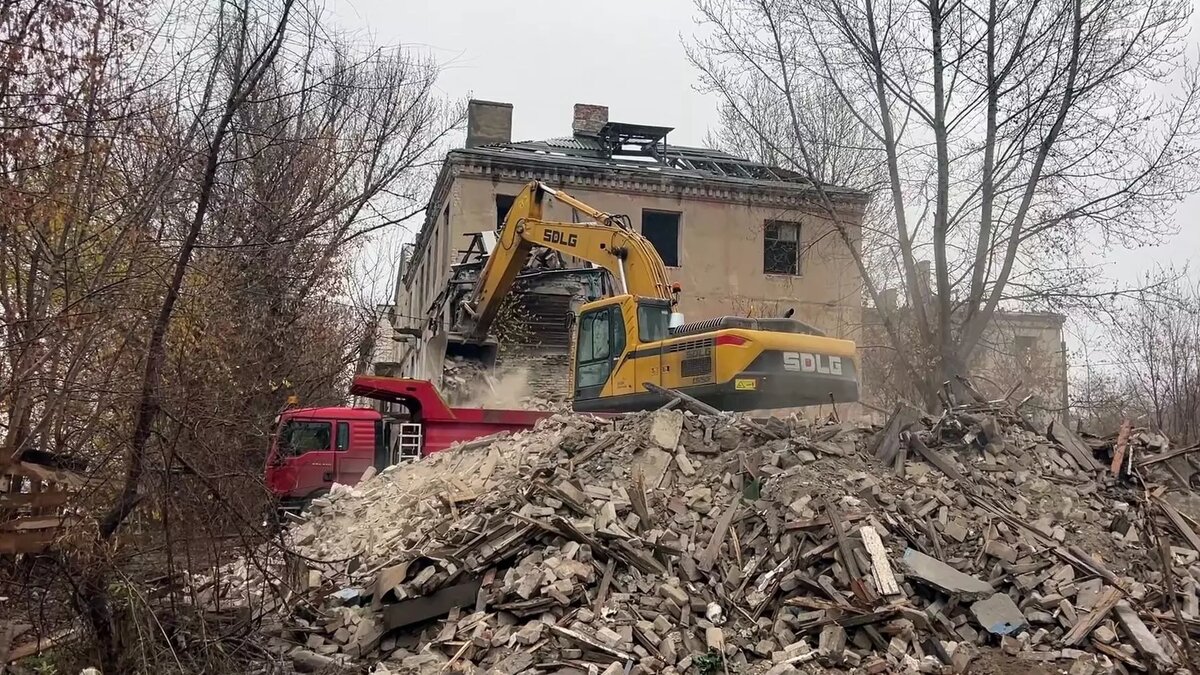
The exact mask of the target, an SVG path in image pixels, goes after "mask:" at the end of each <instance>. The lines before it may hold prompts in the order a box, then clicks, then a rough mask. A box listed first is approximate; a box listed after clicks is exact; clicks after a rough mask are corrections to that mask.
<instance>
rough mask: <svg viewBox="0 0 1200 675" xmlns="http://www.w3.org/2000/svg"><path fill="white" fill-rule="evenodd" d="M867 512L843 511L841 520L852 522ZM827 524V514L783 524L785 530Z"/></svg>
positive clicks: (860, 518) (863, 516)
mask: <svg viewBox="0 0 1200 675" xmlns="http://www.w3.org/2000/svg"><path fill="white" fill-rule="evenodd" d="M868 515H870V514H867V513H863V512H858V511H854V512H852V513H843V514H842V522H846V523H852V522H854V521H856V520H862V519H863V518H866V517H867V516H868ZM828 525H829V515H828V514H826V515H822V516H817V517H815V518H805V519H803V520H791V521H788V522H786V523H784V524H783V529H785V530H810V529H812V528H814V527H827V526H828Z"/></svg>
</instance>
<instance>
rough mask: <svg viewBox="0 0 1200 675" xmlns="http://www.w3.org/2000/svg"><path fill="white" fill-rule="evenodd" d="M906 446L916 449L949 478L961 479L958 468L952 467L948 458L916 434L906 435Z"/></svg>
mask: <svg viewBox="0 0 1200 675" xmlns="http://www.w3.org/2000/svg"><path fill="white" fill-rule="evenodd" d="M908 447H909V448H911V449H913V450H916V452H917V454H919V455H920V456H922V457H924V458H925V461H926V462H929V463H930V464H932V465H934V466H935V467H937V468H938V470H939V471H941V472H942V473H944V474H946V475H947V476H948V477H950V478H951V479H953V480H957V481H961V480H962V474H961V473H959V472H958V469H956V468H955V467H954V464H953V463H952V462H951V461H950V460H949V459H946V458H945V457H943V456H942V454H941V453H939V452H938V451H936V450H933V449H932V448H930V447H929V446H927V445H925V444H924V443H922V442H921V439H919V438H917V435H916V434H909V435H908Z"/></svg>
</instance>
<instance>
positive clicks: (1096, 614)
mask: <svg viewBox="0 0 1200 675" xmlns="http://www.w3.org/2000/svg"><path fill="white" fill-rule="evenodd" d="M1120 601H1121V591H1120V590H1119V589H1116V588H1113V587H1112V586H1105V587H1104V590H1103V591H1101V592H1100V599H1099V600H1097V601H1096V606H1095V607H1093V608H1092V611H1091V612H1088V613H1087V614H1086V615H1084V616H1081V617H1079V623H1077V624H1075V625H1074V626H1072V627H1071V630H1070V632H1068V633H1067V634H1066V635H1064V636H1063V640H1062V642H1063V645H1065V646H1067V647H1074V646H1075V645H1077V644H1079V643H1080V642H1082V641H1083V640H1084V638H1086V637H1087V636H1089V635H1091V634H1092V631H1094V630H1096V626H1099V625H1100V622H1101V621H1103V620H1104V617H1106V616H1108V613H1109V612H1111V611H1112V610H1113V608H1114V607H1116V606H1117V603H1118V602H1120Z"/></svg>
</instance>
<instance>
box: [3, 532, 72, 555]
mask: <svg viewBox="0 0 1200 675" xmlns="http://www.w3.org/2000/svg"><path fill="white" fill-rule="evenodd" d="M57 535H58V530H33V531H32V532H0V554H14V553H41V552H42V551H45V550H46V549H47V548H49V547H50V544H51V543H53V542H54V537H55V536H57Z"/></svg>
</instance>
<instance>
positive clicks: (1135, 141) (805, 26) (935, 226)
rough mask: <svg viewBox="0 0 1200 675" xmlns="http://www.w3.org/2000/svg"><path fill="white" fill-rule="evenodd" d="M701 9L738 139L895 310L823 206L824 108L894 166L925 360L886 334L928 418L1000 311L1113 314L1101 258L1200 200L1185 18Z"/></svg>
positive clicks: (1101, 2) (901, 260) (794, 0)
mask: <svg viewBox="0 0 1200 675" xmlns="http://www.w3.org/2000/svg"><path fill="white" fill-rule="evenodd" d="M697 7H698V9H699V11H700V13H701V15H702V17H703V24H702V27H703V28H704V29H705V30H707V34H706V35H705V36H703V37H701V38H699V39H698V40H697V41H696V42H695V43H693V44H692V45H691V46H690V47H689V54H690V56H691V59H692V61H693V62H694V63H695V65H696V66H697V67H698V68H699V70H700V72H701V75H702V79H703V81H704V83H705V84H706V85H707V86H708V87H710V88H711V89H712V90H713V91H716V92H717V93H719V94H720V95H721V97H722V101H723V103H724V106H725V111H724V114H725V117H726V119H727V120H732V121H734V122H736V124H735V127H736V129H737V130H738V131H737V133H739V134H742V135H746V134H749V135H751V136H752V137H753V138H756V139H757V141H758V143H759V144H760V145H762V146H765V147H769V148H770V149H771V151H772V152H773V153H775V154H776V155H778V156H780V157H783V158H785V159H787V160H788V161H789V163H790V165H791V166H792V167H794V168H797V170H799V171H801V172H802V173H803V174H805V175H807V176H808V177H810V179H811V180H812V182H813V185H814V189H813V192H814V199H815V200H816V201H817V202H818V203H820V204H821V205H823V207H824V208H825V210H826V212H827V213H828V215H829V217H830V219H831V220H833V221H834V224H835V226H836V227H837V229H838V230H839V232H840V233H841V235H842V238H843V239H844V240H845V242H846V244H847V245H848V247H849V248H850V250H851V252H852V253H853V255H854V257H855V261H856V264H857V266H858V268H859V272H860V274H861V275H862V277H863V280H864V286H865V295H866V296H867V299H868V300H869V301H870V302H871V303H872V304H874V305H875V306H877V307H878V306H881V304H882V303H881V302H880V292H881V290H882V288H880V285H879V283H878V282H877V278H878V275H877V274H875V273H873V269H872V268H873V267H874V265H872V261H871V260H870V254H871V253H872V251H871V250H870V249H872V248H876V249H877V247H879V246H883V244H880V243H878V242H876V243H870V242H869V240H865V241H864V246H863V248H864V249H866V252H865V253H863V254H860V253H858V252H857V251H856V250H855V246H854V245H855V243H856V241H857V236H856V233H855V231H854V227H853V224H852V223H846V222H843V221H842V220H841V218H839V215H838V214H837V213H836V211H835V210H834V209H833V208H832V201H831V200H830V199H829V197H828V195H826V194H825V191H824V190H823V189H822V184H821V182H820V179H821V177H822V176H823V175H826V174H828V173H829V169H828V166H827V165H828V164H829V163H830V162H838V161H844V159H843V158H839V157H838V156H837V155H836V154H832V155H831V153H830V152H829V148H828V144H827V143H824V142H823V140H822V139H823V137H822V136H821V135H820V134H817V135H816V136H815V138H814V136H813V132H812V127H813V125H812V123H811V120H812V115H811V114H810V113H809V112H808V110H807V109H806V107H805V106H806V98H807V97H808V96H809V93H810V92H812V91H825V90H832V91H833V92H836V95H837V99H839V100H840V102H841V106H842V108H841V109H842V110H843V111H844V112H845V113H846V114H849V115H851V116H853V118H854V119H855V120H857V122H858V124H859V125H861V128H862V129H863V130H865V132H866V134H867V136H868V137H869V139H870V140H871V143H869V144H868V147H873V148H878V149H879V150H880V151H881V153H882V160H881V163H882V166H883V168H884V170H885V172H886V180H885V181H884V190H883V191H882V192H881V194H880V198H881V199H885V200H886V201H888V202H889V204H890V207H891V208H890V216H889V219H888V227H886V228H881V230H882V231H883V232H885V233H886V239H887V240H888V243H887V244H886V246H887V247H888V248H890V249H892V250H894V251H895V257H894V259H893V260H892V261H891V263H890V264H891V266H892V267H893V268H894V269H896V270H898V271H899V272H900V277H901V279H902V282H903V283H902V286H903V289H904V290H905V294H906V296H907V297H908V300H909V306H910V310H911V322H912V325H913V330H914V331H915V333H916V335H917V336H918V346H922V347H923V348H919V349H913V348H912V346H911V345H909V344H906V342H905V340H904V333H905V331H904V330H903V329H902V328H901V327H900V326H898V325H896V320H894V319H888V318H885V319H884V328H885V332H886V334H887V336H888V340H889V341H890V342H891V344H892V345H893V346H894V347H895V348H896V351H897V353H898V354H901V355H902V361H903V362H902V363H901V368H902V370H904V371H905V372H906V374H907V375H908V376H909V378H910V379H911V380H912V381H914V382H915V383H916V384H917V386H918V388H919V389H920V390H921V392H922V393H923V395H924V397H925V398H926V400H927V402H933V401H935V400H936V399H935V398H934V397H935V396H936V389H937V386H938V385H939V384H940V382H942V381H944V380H947V379H949V380H953V379H954V378H953V376H954V375H956V374H960V373H963V372H964V371H965V370H966V364H967V363H968V361H969V359H970V357H971V354H972V352H974V351H975V349H976V348H977V347H978V345H979V343H980V340H981V338H982V337H983V335H984V333H985V331H986V330H987V326H988V325H989V323H990V322H991V320H992V317H993V315H994V314H995V312H996V311H997V310H998V309H1000V308H1001V307H1003V306H1005V305H1008V304H1011V303H1014V302H1026V303H1041V304H1042V306H1047V305H1051V304H1057V306H1062V303H1066V302H1079V301H1084V300H1090V299H1094V298H1096V297H1098V293H1097V290H1096V289H1095V287H1094V286H1093V284H1092V282H1093V281H1094V279H1095V277H1096V271H1095V269H1094V268H1092V267H1091V266H1089V265H1088V264H1087V262H1086V261H1087V260H1088V256H1089V255H1090V254H1094V253H1098V252H1103V251H1105V250H1107V248H1108V247H1109V246H1112V245H1114V244H1122V245H1131V244H1137V243H1147V242H1155V241H1159V240H1161V238H1162V236H1163V235H1165V234H1167V233H1169V232H1171V231H1172V225H1171V223H1170V216H1171V214H1172V209H1173V206H1174V204H1175V203H1176V202H1177V201H1178V200H1179V199H1180V198H1181V197H1182V196H1183V195H1185V194H1187V193H1188V192H1190V191H1191V190H1193V189H1194V188H1195V186H1196V179H1195V171H1194V169H1195V166H1196V158H1197V157H1196V149H1195V148H1196V146H1195V144H1194V141H1195V140H1196V139H1197V136H1198V134H1200V119H1198V118H1197V111H1198V110H1200V107H1198V106H1197V103H1198V102H1200V101H1198V100H1197V97H1198V95H1200V87H1198V85H1197V78H1196V74H1195V71H1193V70H1191V69H1189V68H1187V67H1186V65H1185V63H1184V61H1183V58H1182V53H1181V52H1182V49H1183V41H1184V38H1185V37H1186V34H1187V21H1188V18H1189V15H1190V7H1189V5H1188V4H1187V3H1186V2H1183V1H1182V0H1151V1H1150V2H1131V1H1129V0H1096V1H1094V2H1084V0H1056V1H1055V2H1052V3H1049V4H1047V3H1046V2H1044V1H1043V0H957V1H953V2H952V1H950V0H916V1H913V0H882V1H878V0H867V1H866V2H865V3H859V2H849V1H848V0H816V1H815V2H800V1H799V0H697ZM764 89H765V90H766V91H767V92H769V93H766V94H764V93H763V90H764ZM764 106H769V107H764ZM764 120H770V122H769V123H768V122H765V121H764ZM780 129H784V130H787V131H785V132H781V131H780ZM843 175H848V172H844V173H843ZM923 258H932V259H933V267H932V282H931V286H932V288H930V289H929V290H928V292H927V293H923V292H922V284H923V280H922V279H921V278H920V277H921V275H920V274H919V268H918V263H919V261H920V260H921V259H923Z"/></svg>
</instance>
